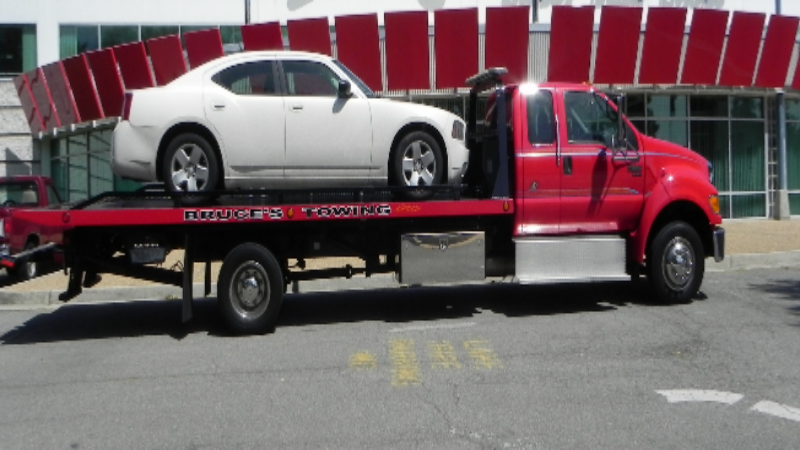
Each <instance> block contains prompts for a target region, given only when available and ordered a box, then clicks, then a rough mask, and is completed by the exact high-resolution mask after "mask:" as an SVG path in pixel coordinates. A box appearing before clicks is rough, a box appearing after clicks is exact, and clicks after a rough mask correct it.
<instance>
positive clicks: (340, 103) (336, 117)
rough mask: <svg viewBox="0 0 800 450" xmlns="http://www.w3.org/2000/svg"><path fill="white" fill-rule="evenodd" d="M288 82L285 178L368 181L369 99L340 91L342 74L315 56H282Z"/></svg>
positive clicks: (325, 182) (294, 180)
mask: <svg viewBox="0 0 800 450" xmlns="http://www.w3.org/2000/svg"><path fill="white" fill-rule="evenodd" d="M281 67H282V70H283V78H284V82H285V86H286V106H285V107H286V172H285V173H286V179H287V182H289V183H291V184H295V185H298V186H308V185H309V184H314V185H317V186H340V185H352V184H365V183H368V182H369V170H370V163H371V159H372V118H371V113H370V106H369V101H368V100H367V99H366V98H362V97H361V96H360V95H358V94H356V93H354V94H353V95H351V96H350V97H346V98H345V97H340V96H339V95H338V85H339V80H340V79H342V78H343V77H342V76H341V75H340V74H338V73H337V72H335V71H334V70H333V69H332V68H331V67H329V66H328V65H326V64H324V63H322V62H319V61H311V60H300V59H297V60H283V61H281Z"/></svg>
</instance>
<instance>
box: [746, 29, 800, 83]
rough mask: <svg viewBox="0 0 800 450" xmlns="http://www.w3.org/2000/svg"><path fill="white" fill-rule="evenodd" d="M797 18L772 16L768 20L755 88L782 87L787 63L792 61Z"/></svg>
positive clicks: (784, 81) (787, 69)
mask: <svg viewBox="0 0 800 450" xmlns="http://www.w3.org/2000/svg"><path fill="white" fill-rule="evenodd" d="M798 21H800V19H798V18H797V17H787V16H772V17H771V18H770V19H769V27H768V28H767V37H766V39H765V40H764V47H763V48H762V49H761V62H759V63H758V72H757V73H756V86H758V87H763V88H778V87H784V85H785V84H786V74H787V72H788V71H789V61H790V60H791V59H792V50H794V39H795V37H796V36H797V26H798Z"/></svg>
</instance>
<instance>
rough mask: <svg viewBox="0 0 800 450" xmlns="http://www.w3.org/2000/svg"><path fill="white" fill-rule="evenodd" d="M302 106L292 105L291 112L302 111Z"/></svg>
mask: <svg viewBox="0 0 800 450" xmlns="http://www.w3.org/2000/svg"><path fill="white" fill-rule="evenodd" d="M302 110H303V105H292V111H302Z"/></svg>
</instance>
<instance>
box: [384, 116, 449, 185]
mask: <svg viewBox="0 0 800 450" xmlns="http://www.w3.org/2000/svg"><path fill="white" fill-rule="evenodd" d="M391 159H392V167H391V173H390V176H391V179H392V182H393V184H394V185H395V186H400V187H409V188H410V187H418V186H433V185H436V184H439V183H441V182H442V176H443V174H444V172H445V167H444V159H443V158H442V151H441V149H440V148H439V144H438V143H437V142H436V139H434V138H433V137H432V136H431V135H430V134H428V133H426V132H424V131H414V132H412V133H409V134H407V135H406V136H404V137H403V139H400V142H398V143H397V146H396V147H395V148H394V150H393V151H392V158H391ZM403 195H404V197H406V198H408V199H410V200H424V199H426V198H428V197H430V196H431V195H433V193H432V192H430V191H425V190H416V189H410V190H407V191H405V192H404V194H403Z"/></svg>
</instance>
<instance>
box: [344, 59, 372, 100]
mask: <svg viewBox="0 0 800 450" xmlns="http://www.w3.org/2000/svg"><path fill="white" fill-rule="evenodd" d="M333 63H334V64H336V67H338V68H340V69H342V71H343V72H344V73H346V74H347V76H348V77H349V78H350V80H352V81H353V83H355V85H356V86H358V89H359V90H360V91H361V92H363V93H364V95H366V96H367V98H375V97H377V96H376V95H375V93H374V92H372V89H370V88H369V86H367V85H366V83H364V82H363V81H361V78H358V77H357V76H356V74H354V73H353V71H351V70H350V69H348V68H347V66H345V65H344V64H342V63H341V62H339V60H338V59H334V60H333Z"/></svg>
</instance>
